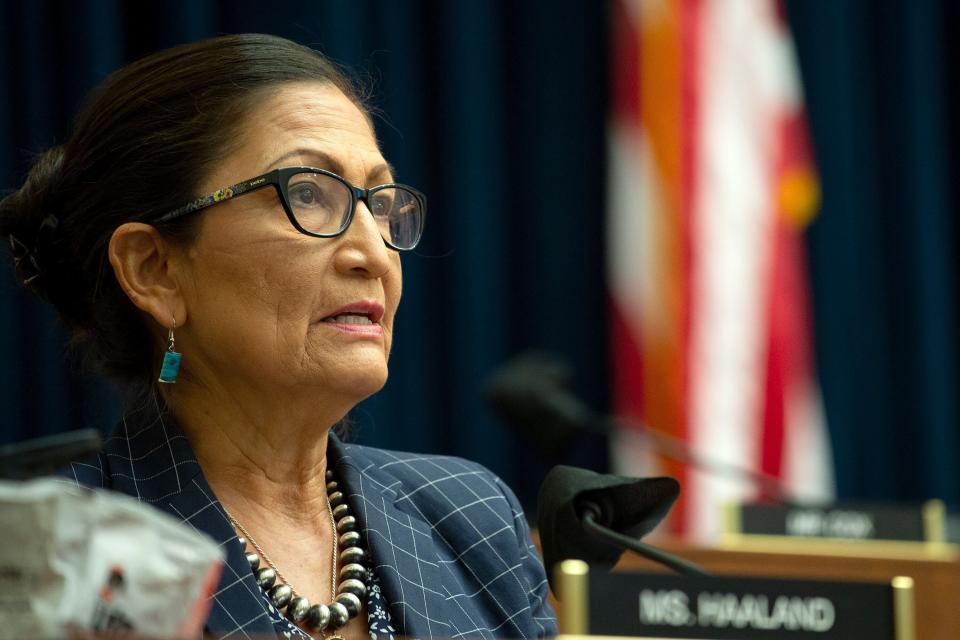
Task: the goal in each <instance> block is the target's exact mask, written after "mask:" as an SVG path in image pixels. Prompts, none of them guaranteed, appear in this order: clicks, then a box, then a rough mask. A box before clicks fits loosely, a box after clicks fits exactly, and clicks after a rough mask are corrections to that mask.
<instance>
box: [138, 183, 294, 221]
mask: <svg viewBox="0 0 960 640" xmlns="http://www.w3.org/2000/svg"><path fill="white" fill-rule="evenodd" d="M276 184H278V181H277V171H276V170H274V171H271V172H269V173H265V174H263V175H259V176H257V177H256V178H250V179H249V180H243V181H242V182H238V183H237V184H234V185H231V186H229V187H223V188H222V189H217V190H216V191H214V192H213V193H211V194H208V195H205V196H202V197H200V198H197V199H196V200H193V201H192V202H189V203H188V204H185V205H183V206H182V207H180V208H178V209H174V210H173V211H169V212H167V213H165V214H163V215H162V216H160V217H159V218H155V219H154V220H153V222H155V223H158V224H159V223H162V222H169V221H170V220H175V219H176V218H179V217H181V216H185V215H187V214H188V213H193V212H195V211H200V210H201V209H206V208H207V207H212V206H213V205H215V204H219V203H221V202H223V201H225V200H229V199H231V198H236V197H237V196H239V195H242V194H244V193H248V192H250V191H256V190H257V189H262V188H263V187H266V186H269V185H276Z"/></svg>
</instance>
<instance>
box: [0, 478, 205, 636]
mask: <svg viewBox="0 0 960 640" xmlns="http://www.w3.org/2000/svg"><path fill="white" fill-rule="evenodd" d="M0 531H3V532H4V544H3V545H0V640H8V639H9V640H14V639H19V638H28V637H29V638H55V637H63V636H64V635H65V634H66V630H67V629H68V628H70V627H73V628H78V629H82V630H127V631H132V632H135V633H141V634H144V635H148V636H151V637H186V636H197V635H199V633H200V632H201V630H202V629H203V623H204V621H205V620H206V618H207V613H208V609H209V607H210V603H211V602H212V600H210V599H209V596H210V595H211V594H212V591H213V589H214V588H215V587H216V585H217V582H218V580H219V578H220V572H221V570H222V562H223V558H224V555H223V551H222V550H221V549H220V548H219V547H218V546H217V545H216V544H214V542H213V541H212V540H210V539H208V538H207V537H205V536H203V535H201V534H199V533H197V532H196V531H194V530H192V529H190V528H189V527H187V526H186V525H184V524H183V523H181V522H178V521H176V520H174V519H173V518H171V517H170V516H167V515H165V514H163V513H161V512H159V511H158V510H156V509H154V508H153V507H151V506H150V505H147V504H143V503H140V502H138V501H137V500H134V499H132V498H129V497H125V496H122V495H120V494H117V493H108V492H100V491H90V490H87V489H80V488H78V487H75V486H72V485H70V484H68V483H67V482H65V481H63V480H55V479H52V478H45V479H40V480H32V481H29V482H8V481H0Z"/></svg>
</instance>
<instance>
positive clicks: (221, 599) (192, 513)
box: [109, 402, 274, 636]
mask: <svg viewBox="0 0 960 640" xmlns="http://www.w3.org/2000/svg"><path fill="white" fill-rule="evenodd" d="M152 405H153V406H148V407H141V408H140V409H138V410H136V411H132V412H130V413H128V414H127V415H126V416H125V417H124V419H123V422H121V424H120V425H119V426H118V430H122V431H121V433H117V434H115V435H116V436H118V437H117V438H115V439H114V438H111V442H110V443H109V444H113V445H114V446H115V448H116V449H117V450H118V451H120V452H122V458H126V459H127V460H129V467H128V468H127V467H126V464H121V465H118V466H119V468H118V469H117V472H119V474H122V475H118V476H117V477H118V478H121V479H122V478H124V477H125V476H127V475H128V473H127V472H128V471H129V476H132V480H131V483H132V485H133V486H132V490H131V487H124V488H123V490H124V491H126V492H128V493H130V494H132V495H136V496H137V497H138V498H139V499H141V500H143V501H146V502H149V503H151V504H152V505H153V506H154V507H157V508H158V509H160V510H161V511H165V512H167V513H169V514H170V515H172V516H173V517H175V518H177V519H178V520H181V521H183V522H185V523H186V524H188V525H190V526H191V527H193V528H194V529H196V530H198V531H201V532H202V533H204V534H206V535H207V536H209V537H211V538H213V540H214V541H215V542H216V543H217V544H218V545H220V547H221V548H222V549H223V550H224V551H225V555H226V559H225V561H224V565H223V573H222V574H221V577H220V582H219V584H218V586H217V590H216V592H215V593H214V596H213V602H212V604H211V609H210V615H209V617H208V619H207V631H208V632H209V633H211V634H213V635H215V636H217V635H224V634H227V633H230V632H232V631H236V630H237V629H238V627H239V628H242V631H243V633H246V634H247V635H251V636H252V635H254V634H263V635H265V636H272V635H273V634H274V629H273V624H272V623H271V622H270V617H269V614H268V612H267V609H266V604H265V601H264V599H263V597H262V596H261V591H260V587H259V586H257V583H256V580H255V579H254V577H253V573H252V572H251V571H250V565H249V564H248V563H247V560H246V557H245V554H244V552H243V550H242V549H241V547H240V545H239V544H237V535H236V532H235V531H234V529H233V525H231V524H230V520H229V519H228V518H227V515H226V512H225V511H224V510H223V507H222V506H221V505H220V501H219V500H217V498H216V496H215V495H214V493H213V490H212V489H211V488H210V485H209V484H207V481H206V479H205V478H204V476H203V473H202V472H201V470H200V464H199V463H198V462H197V458H196V455H195V454H194V453H193V449H192V448H191V447H190V443H189V442H188V441H187V438H186V437H185V436H184V434H183V432H182V430H181V429H180V427H179V425H178V424H177V422H176V420H175V419H174V418H173V415H172V414H170V413H169V412H165V411H163V410H162V409H160V406H159V404H158V403H155V402H153V403H152ZM124 449H125V450H124ZM115 488H118V487H115Z"/></svg>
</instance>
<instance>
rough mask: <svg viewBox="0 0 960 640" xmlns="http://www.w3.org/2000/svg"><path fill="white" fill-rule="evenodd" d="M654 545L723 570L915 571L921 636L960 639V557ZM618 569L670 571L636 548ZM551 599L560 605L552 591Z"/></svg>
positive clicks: (778, 573) (865, 574)
mask: <svg viewBox="0 0 960 640" xmlns="http://www.w3.org/2000/svg"><path fill="white" fill-rule="evenodd" d="M537 542H539V541H538V540H537ZM654 544H655V545H656V546H657V547H659V548H660V549H663V550H665V551H669V552H670V553H673V554H676V555H678V556H681V557H683V558H686V559H687V560H691V561H693V562H696V563H698V564H700V565H702V566H704V567H706V568H707V569H708V570H710V571H712V572H713V573H716V574H719V575H724V574H726V575H744V576H768V577H789V578H811V579H823V580H837V581H844V580H847V581H864V582H889V581H890V580H891V579H893V578H894V577H895V576H910V577H912V578H913V579H914V586H915V607H916V619H917V638H918V639H919V640H956V638H960V561H958V560H957V559H956V558H954V559H943V558H922V557H915V558H912V559H911V558H908V557H869V556H857V557H853V556H841V555H836V554H834V553H830V554H827V553H819V552H818V553H809V552H802V553H799V552H789V553H786V552H778V551H774V550H772V549H763V550H762V551H755V550H747V549H737V550H731V549H717V548H712V549H711V548H704V547H698V546H694V545H689V544H686V543H684V542H680V541H677V540H669V539H667V540H664V539H660V540H658V541H657V542H655V543H654ZM801 548H802V547H798V548H797V550H800V549H801ZM902 555H904V556H906V555H908V554H902ZM877 556H880V554H879V553H877ZM614 570H615V571H668V570H667V569H665V568H663V567H661V566H660V565H657V564H655V563H653V562H651V561H649V560H645V559H643V558H641V557H639V556H637V555H636V554H634V553H625V554H624V555H623V557H622V558H621V560H620V562H619V564H617V566H616V568H615V569H614ZM551 604H552V605H554V607H557V606H558V603H557V601H556V600H555V599H554V598H553V596H552V594H551Z"/></svg>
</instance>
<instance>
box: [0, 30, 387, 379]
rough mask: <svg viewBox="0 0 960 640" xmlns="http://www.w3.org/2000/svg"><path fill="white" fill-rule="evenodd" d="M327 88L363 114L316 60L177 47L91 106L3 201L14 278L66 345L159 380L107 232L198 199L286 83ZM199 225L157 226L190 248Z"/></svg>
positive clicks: (150, 341)
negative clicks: (62, 330)
mask: <svg viewBox="0 0 960 640" xmlns="http://www.w3.org/2000/svg"><path fill="white" fill-rule="evenodd" d="M299 81H314V82H324V83H331V84H333V85H334V86H336V87H337V88H339V89H340V90H341V91H343V92H344V94H346V96H347V97H348V98H350V99H351V100H353V101H354V102H355V103H356V104H357V105H358V106H359V107H360V109H361V111H362V112H364V113H365V114H369V110H368V109H367V108H366V107H365V105H364V101H363V100H362V99H361V96H360V94H359V92H358V91H357V89H356V88H355V87H354V85H353V84H352V83H351V82H350V81H349V80H347V78H346V76H345V75H344V74H342V73H341V72H340V71H339V70H338V69H337V68H336V67H335V66H334V65H333V64H332V63H331V62H330V61H329V60H327V59H326V58H324V57H323V56H321V55H320V54H319V53H317V52H316V51H313V50H312V49H309V48H307V47H304V46H301V45H299V44H296V43H294V42H291V41H289V40H285V39H283V38H279V37H276V36H269V35H261V34H242V35H230V36H223V37H219V38H213V39H210V40H204V41H202V42H196V43H192V44H186V45H181V46H178V47H174V48H172V49H167V50H164V51H160V52H158V53H155V54H152V55H150V56H148V57H146V58H143V59H141V60H139V61H137V62H134V63H132V64H130V65H128V66H126V67H124V68H122V69H120V70H118V71H116V72H114V73H113V74H112V75H111V76H110V77H108V78H107V79H106V80H105V81H104V82H103V83H102V84H101V85H100V86H99V87H98V88H97V89H96V90H94V92H93V93H92V94H91V95H90V96H89V98H88V99H87V102H86V104H85V106H84V108H83V109H82V110H81V111H80V113H79V115H78V116H77V119H76V121H75V123H74V129H73V134H72V135H71V137H70V139H69V140H68V141H67V142H66V144H64V145H63V146H59V147H54V148H52V149H50V150H48V151H47V152H45V153H44V154H43V155H41V156H40V157H39V158H38V159H37V160H36V162H35V164H34V166H33V168H32V169H31V171H30V173H29V175H28V177H27V180H26V182H25V183H24V185H23V187H22V188H21V189H19V190H18V191H15V192H14V193H12V194H11V195H9V196H7V197H6V198H4V199H3V200H2V201H0V236H3V237H5V238H7V239H8V240H9V244H10V246H11V251H12V253H13V257H14V261H15V264H16V267H17V277H18V280H20V281H21V282H22V283H24V284H25V285H26V286H27V287H28V288H30V289H32V290H33V291H34V292H36V293H37V294H39V295H40V296H42V297H43V298H45V299H46V300H48V301H49V302H50V303H51V304H52V305H53V306H54V308H55V309H56V310H57V313H58V314H59V315H60V318H61V320H62V321H63V322H64V324H65V325H66V327H67V329H68V330H69V331H70V333H71V343H72V345H74V346H79V347H85V348H86V354H87V356H88V359H89V360H90V361H92V362H93V363H94V364H95V365H96V366H98V368H100V369H101V370H102V371H103V372H104V373H106V374H107V375H108V376H109V377H111V378H113V379H114V380H116V381H118V382H120V383H122V384H125V385H130V386H134V387H139V388H143V386H145V385H149V384H151V382H150V381H151V380H152V379H153V378H155V377H156V371H154V367H155V365H156V362H157V361H158V360H157V359H158V350H157V345H156V344H155V342H156V339H155V336H153V335H152V334H151V333H150V331H149V330H148V328H147V326H146V324H145V323H144V321H143V319H142V317H141V315H140V314H139V313H138V312H137V309H136V308H135V307H134V306H133V304H132V303H131V302H130V301H129V299H128V298H127V296H126V295H125V294H124V293H123V291H122V290H121V289H120V286H119V285H118V283H117V280H116V278H115V277H114V275H113V271H112V269H111V268H110V265H109V261H108V259H107V247H108V245H109V241H110V237H111V235H112V234H113V231H114V230H115V229H116V228H117V227H118V226H120V225H121V224H123V223H125V222H128V221H131V220H135V219H140V218H143V217H145V216H150V215H156V214H159V213H162V212H164V211H166V210H169V209H172V208H175V207H178V206H180V205H182V204H183V203H184V202H187V201H189V200H190V199H192V198H195V197H196V196H197V195H198V194H197V193H196V190H197V187H198V185H199V184H200V183H201V181H202V180H203V179H204V177H205V176H206V175H209V172H210V171H211V170H212V169H213V165H214V163H215V162H216V159H217V158H219V157H222V156H223V155H225V154H227V153H229V152H230V151H231V150H232V144H231V141H232V140H234V139H235V138H236V134H237V130H238V127H239V126H240V124H241V123H242V122H243V120H244V117H245V116H246V115H247V114H248V113H249V112H250V111H251V109H252V108H253V107H254V106H255V104H256V103H257V102H258V101H260V100H261V99H262V98H264V97H265V96H264V94H265V93H266V92H269V91H270V90H273V89H276V88H277V86H278V85H280V84H283V83H287V82H299ZM195 227H196V217H195V216H190V217H188V218H187V219H185V221H184V222H180V223H174V224H170V225H165V226H164V227H162V228H160V227H158V228H159V229H160V230H161V232H163V233H164V234H166V235H168V236H170V237H172V238H174V239H175V240H178V241H183V242H189V241H190V239H191V238H192V237H193V234H194V229H195Z"/></svg>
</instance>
